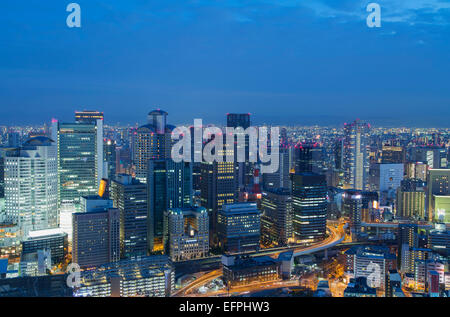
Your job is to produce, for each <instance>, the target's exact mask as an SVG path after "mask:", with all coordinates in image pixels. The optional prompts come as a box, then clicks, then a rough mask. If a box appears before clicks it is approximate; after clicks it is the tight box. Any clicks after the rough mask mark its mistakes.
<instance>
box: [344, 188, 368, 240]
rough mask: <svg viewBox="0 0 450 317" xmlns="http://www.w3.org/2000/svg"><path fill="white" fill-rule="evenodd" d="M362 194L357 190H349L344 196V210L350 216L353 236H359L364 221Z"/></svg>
mask: <svg viewBox="0 0 450 317" xmlns="http://www.w3.org/2000/svg"><path fill="white" fill-rule="evenodd" d="M362 207H363V201H362V194H361V192H360V191H357V190H347V191H346V192H345V193H344V195H343V197H342V211H343V213H344V215H346V216H347V217H349V218H350V230H351V233H352V238H358V236H359V235H360V234H361V221H362Z"/></svg>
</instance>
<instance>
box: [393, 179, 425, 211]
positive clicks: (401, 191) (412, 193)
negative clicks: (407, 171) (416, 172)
mask: <svg viewBox="0 0 450 317" xmlns="http://www.w3.org/2000/svg"><path fill="white" fill-rule="evenodd" d="M425 186H426V184H425V182H424V181H422V180H419V179H405V180H403V181H402V182H401V184H400V187H399V188H398V189H397V196H396V210H397V217H400V218H409V219H422V220H424V219H425Z"/></svg>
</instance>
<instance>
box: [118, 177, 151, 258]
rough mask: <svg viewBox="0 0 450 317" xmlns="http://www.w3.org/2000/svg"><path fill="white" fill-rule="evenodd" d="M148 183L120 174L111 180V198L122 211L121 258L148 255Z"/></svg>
mask: <svg viewBox="0 0 450 317" xmlns="http://www.w3.org/2000/svg"><path fill="white" fill-rule="evenodd" d="M147 195H148V192H147V184H144V183H141V182H140V181H138V180H137V179H135V178H132V176H131V175H124V174H119V175H118V176H117V178H116V180H113V181H112V182H111V187H110V198H111V200H112V201H113V207H114V208H117V209H119V212H120V254H121V258H136V257H139V256H146V255H147V251H148V249H147V247H148V245H147V238H148V225H149V217H148V199H147V197H148V196H147Z"/></svg>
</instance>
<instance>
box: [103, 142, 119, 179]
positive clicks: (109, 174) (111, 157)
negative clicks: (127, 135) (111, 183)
mask: <svg viewBox="0 0 450 317" xmlns="http://www.w3.org/2000/svg"><path fill="white" fill-rule="evenodd" d="M103 155H104V162H105V164H106V168H105V174H104V175H103V177H104V178H107V179H110V180H113V179H114V178H115V177H116V171H117V167H116V166H117V158H116V143H115V142H114V141H113V140H111V139H105V140H103Z"/></svg>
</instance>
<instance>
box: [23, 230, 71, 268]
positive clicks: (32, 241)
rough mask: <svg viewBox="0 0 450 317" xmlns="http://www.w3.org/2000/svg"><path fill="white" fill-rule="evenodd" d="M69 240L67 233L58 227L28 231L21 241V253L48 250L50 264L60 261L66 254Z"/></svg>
mask: <svg viewBox="0 0 450 317" xmlns="http://www.w3.org/2000/svg"><path fill="white" fill-rule="evenodd" d="M68 247H69V241H68V238H67V233H65V232H63V231H62V230H61V229H60V228H55V229H46V230H36V231H30V232H29V233H28V236H27V238H26V239H25V240H24V241H23V242H22V253H33V252H37V251H38V250H44V249H45V250H49V251H50V255H51V260H52V265H56V264H59V263H62V262H63V261H64V259H65V257H66V256H67V253H68Z"/></svg>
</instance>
